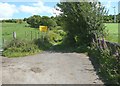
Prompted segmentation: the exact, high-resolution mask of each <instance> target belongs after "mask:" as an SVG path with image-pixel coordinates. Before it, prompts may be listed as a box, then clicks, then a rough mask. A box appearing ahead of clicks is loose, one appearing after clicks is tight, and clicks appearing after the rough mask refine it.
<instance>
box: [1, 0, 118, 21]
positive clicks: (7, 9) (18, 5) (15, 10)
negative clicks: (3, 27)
mask: <svg viewBox="0 0 120 86" xmlns="http://www.w3.org/2000/svg"><path fill="white" fill-rule="evenodd" d="M99 1H101V2H102V4H103V5H104V6H105V7H106V8H107V9H108V10H109V14H114V10H113V6H115V7H116V14H118V1H119V0H99ZM57 3H59V0H0V19H9V18H25V17H29V16H31V15H41V16H43V15H44V16H55V15H59V14H60V12H58V11H56V10H55V8H54V7H55V6H56V4H57Z"/></svg>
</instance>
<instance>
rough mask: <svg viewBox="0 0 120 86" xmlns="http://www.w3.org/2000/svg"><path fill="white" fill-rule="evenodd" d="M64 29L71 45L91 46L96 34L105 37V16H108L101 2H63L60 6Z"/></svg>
mask: <svg viewBox="0 0 120 86" xmlns="http://www.w3.org/2000/svg"><path fill="white" fill-rule="evenodd" d="M58 7H59V8H60V11H61V12H63V14H61V17H62V22H63V23H64V25H63V28H64V30H65V31H66V33H67V37H66V40H67V42H69V44H75V43H77V44H78V45H79V44H84V43H86V44H90V42H91V41H92V38H93V37H94V34H95V33H96V34H97V35H98V36H100V35H104V29H105V27H104V24H103V17H102V16H103V15H104V14H106V11H105V9H104V7H102V5H101V3H100V2H75V3H72V2H67V3H64V2H61V3H59V4H58Z"/></svg>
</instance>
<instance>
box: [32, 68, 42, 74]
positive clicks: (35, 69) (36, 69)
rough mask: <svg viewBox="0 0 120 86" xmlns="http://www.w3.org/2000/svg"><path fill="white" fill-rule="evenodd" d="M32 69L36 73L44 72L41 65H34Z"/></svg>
mask: <svg viewBox="0 0 120 86" xmlns="http://www.w3.org/2000/svg"><path fill="white" fill-rule="evenodd" d="M30 70H31V71H32V72H34V73H40V72H42V69H40V68H39V67H32V68H31V69H30Z"/></svg>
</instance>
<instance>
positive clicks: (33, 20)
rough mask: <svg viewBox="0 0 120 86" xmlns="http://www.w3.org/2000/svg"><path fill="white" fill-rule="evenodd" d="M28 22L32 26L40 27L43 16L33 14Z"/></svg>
mask: <svg viewBox="0 0 120 86" xmlns="http://www.w3.org/2000/svg"><path fill="white" fill-rule="evenodd" d="M27 23H28V24H30V25H31V27H34V28H38V27H39V25H40V24H41V16H39V15H33V16H31V17H29V18H28V19H27Z"/></svg>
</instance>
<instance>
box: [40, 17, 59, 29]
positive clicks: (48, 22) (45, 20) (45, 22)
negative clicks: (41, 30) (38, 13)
mask: <svg viewBox="0 0 120 86" xmlns="http://www.w3.org/2000/svg"><path fill="white" fill-rule="evenodd" d="M41 25H45V26H48V27H49V28H50V29H52V28H53V27H56V26H57V24H56V22H55V21H54V19H53V18H49V17H47V16H43V17H42V19H41Z"/></svg>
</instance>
